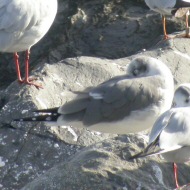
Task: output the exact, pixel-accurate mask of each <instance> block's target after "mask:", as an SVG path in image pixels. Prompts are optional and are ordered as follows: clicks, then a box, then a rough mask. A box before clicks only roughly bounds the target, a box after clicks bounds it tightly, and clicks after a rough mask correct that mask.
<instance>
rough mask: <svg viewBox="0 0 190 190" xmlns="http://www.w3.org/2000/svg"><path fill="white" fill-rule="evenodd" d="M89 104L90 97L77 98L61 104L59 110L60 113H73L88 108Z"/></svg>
mask: <svg viewBox="0 0 190 190" xmlns="http://www.w3.org/2000/svg"><path fill="white" fill-rule="evenodd" d="M88 104H89V98H80V99H75V100H73V101H70V102H68V103H65V104H64V105H63V106H61V107H60V108H59V111H58V112H59V113H60V114H72V113H75V112H79V111H81V110H84V109H86V108H87V106H88Z"/></svg>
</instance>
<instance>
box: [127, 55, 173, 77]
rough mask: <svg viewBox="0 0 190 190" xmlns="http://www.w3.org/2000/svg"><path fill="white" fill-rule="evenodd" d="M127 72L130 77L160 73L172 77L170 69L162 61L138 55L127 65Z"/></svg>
mask: <svg viewBox="0 0 190 190" xmlns="http://www.w3.org/2000/svg"><path fill="white" fill-rule="evenodd" d="M127 74H128V75H130V76H132V77H146V76H154V75H161V76H164V77H167V78H168V77H170V78H173V77H172V74H171V71H170V70H169V68H168V67H167V66H166V65H165V64H164V63H163V62H162V61H160V60H158V59H155V58H152V57H148V56H139V57H137V58H135V59H134V60H132V61H131V63H130V64H129V65H128V67H127Z"/></svg>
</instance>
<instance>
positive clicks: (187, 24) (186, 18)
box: [185, 11, 190, 38]
mask: <svg viewBox="0 0 190 190" xmlns="http://www.w3.org/2000/svg"><path fill="white" fill-rule="evenodd" d="M185 24H186V34H185V37H187V38H189V37H190V29H189V11H187V13H186V14H185Z"/></svg>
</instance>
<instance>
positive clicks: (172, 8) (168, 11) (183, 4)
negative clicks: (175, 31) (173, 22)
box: [145, 0, 190, 39]
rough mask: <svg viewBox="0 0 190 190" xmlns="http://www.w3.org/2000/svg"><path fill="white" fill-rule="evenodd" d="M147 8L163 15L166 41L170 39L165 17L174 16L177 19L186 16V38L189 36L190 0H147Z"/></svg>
mask: <svg viewBox="0 0 190 190" xmlns="http://www.w3.org/2000/svg"><path fill="white" fill-rule="evenodd" d="M145 2H146V4H147V6H148V7H149V8H150V9H152V10H153V11H155V12H158V13H160V14H161V15H162V25H163V32H164V39H168V35H167V32H166V18H165V16H168V15H169V16H170V15H173V16H175V17H182V16H183V15H185V16H186V37H190V36H189V30H188V28H189V24H188V17H189V9H188V8H187V7H190V0H145Z"/></svg>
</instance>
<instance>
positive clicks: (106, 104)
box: [59, 76, 162, 126]
mask: <svg viewBox="0 0 190 190" xmlns="http://www.w3.org/2000/svg"><path fill="white" fill-rule="evenodd" d="M151 80H152V81H151ZM155 82H156V85H155ZM161 82H162V81H161V78H159V77H158V78H156V77H154V78H153V79H151V78H149V77H146V78H142V79H141V78H138V79H132V80H130V78H127V77H126V76H119V77H116V78H114V80H113V79H111V80H109V81H107V82H105V83H102V84H101V85H99V86H97V87H95V88H93V89H91V91H90V93H86V94H84V97H83V98H78V99H75V100H73V101H71V102H69V103H67V104H65V105H63V106H62V107H61V109H60V111H59V113H62V114H76V112H80V111H82V113H83V116H81V115H80V116H81V120H82V122H83V123H84V125H86V126H90V125H93V124H96V123H98V122H100V121H103V122H110V121H116V120H119V119H123V118H124V117H126V116H127V115H129V114H130V113H131V111H135V110H140V109H144V108H146V107H148V106H149V105H151V104H155V103H158V101H159V100H160V99H161V96H160V94H159V93H158V91H157V90H158V89H157V86H161ZM153 91H155V92H154V93H153ZM94 94H100V96H99V98H95V97H94V96H93V95H94ZM153 94H154V95H153Z"/></svg>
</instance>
